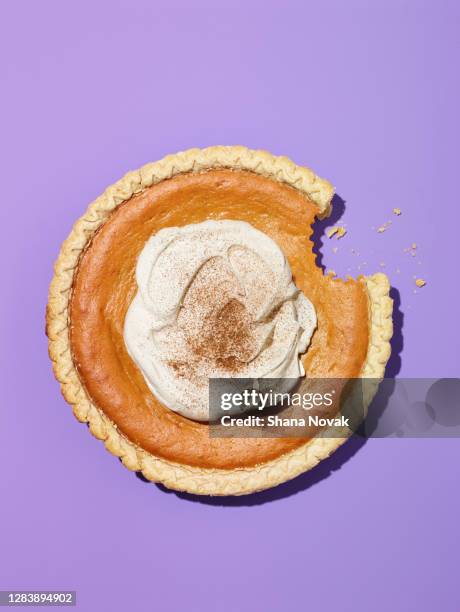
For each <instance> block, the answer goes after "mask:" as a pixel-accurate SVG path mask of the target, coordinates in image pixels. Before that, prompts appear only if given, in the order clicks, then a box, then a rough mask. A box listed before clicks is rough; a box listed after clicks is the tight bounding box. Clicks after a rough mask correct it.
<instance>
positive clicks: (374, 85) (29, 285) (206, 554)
mask: <svg viewBox="0 0 460 612" xmlns="http://www.w3.org/2000/svg"><path fill="white" fill-rule="evenodd" d="M0 10H1V14H0V30H1V31H0V45H1V57H2V64H3V65H2V68H1V78H2V81H3V86H2V96H1V105H2V111H1V114H0V122H1V125H0V128H1V130H0V133H1V141H2V147H1V148H2V160H1V168H2V170H3V171H4V172H2V175H3V176H2V188H1V207H0V214H1V217H2V218H1V221H2V223H1V231H2V238H1V241H0V245H1V250H2V252H1V258H0V265H1V279H2V287H3V291H2V299H1V317H0V324H1V338H2V342H1V348H0V351H1V377H2V409H1V423H0V465H1V470H2V471H1V488H2V500H1V506H0V519H1V520H0V532H1V533H0V535H1V539H0V550H1V556H0V564H1V567H0V588H3V589H76V590H77V591H78V602H79V603H78V606H79V608H80V609H81V610H109V609H110V610H123V611H124V610H130V609H132V610H162V611H169V610H174V611H177V610H184V609H191V610H208V609H209V610H225V611H227V610H229V611H230V610H239V611H245V610H253V609H256V610H264V611H275V610H286V611H288V610H297V609H312V610H350V611H353V612H356V611H361V610H362V611H367V610H371V609H372V610H389V609H391V610H398V611H399V610H401V611H407V610H415V609H417V610H418V611H420V610H433V609H440V610H443V611H451V610H452V611H453V610H458V609H459V608H460V601H459V595H458V564H459V562H460V552H459V547H458V516H459V509H460V508H459V496H458V490H457V489H458V464H459V460H460V447H459V441H458V440H456V439H453V440H398V439H393V440H388V439H383V440H382V439H380V440H369V441H368V442H367V443H365V444H360V443H358V442H353V441H352V442H351V443H350V444H349V445H348V446H347V447H345V448H342V449H341V450H340V451H339V452H338V453H337V454H336V456H335V457H334V458H333V459H332V460H330V461H328V462H325V463H323V464H322V465H321V466H319V467H318V468H317V469H316V470H314V471H313V472H311V473H310V474H307V475H305V476H303V477H301V478H299V479H297V480H296V481H294V483H291V484H288V485H284V486H282V487H280V488H278V489H276V490H273V491H271V492H269V493H265V494H262V495H258V496H251V497H249V498H243V499H239V500H233V501H232V500H216V501H212V500H211V501H206V500H202V499H196V498H192V497H191V496H178V495H176V494H174V493H170V492H166V491H164V490H162V489H161V488H159V487H157V486H155V485H153V484H150V485H149V484H145V483H143V482H142V481H141V480H140V479H139V478H136V476H135V475H134V474H132V473H130V472H128V471H127V470H126V469H124V468H123V467H122V466H121V465H120V464H119V462H118V461H117V460H116V459H115V458H113V457H112V456H111V455H109V454H108V453H107V452H106V451H105V450H104V447H103V445H102V444H101V443H99V442H97V441H96V440H95V439H94V438H92V436H90V435H89V433H88V431H87V430H86V427H84V426H83V425H80V424H79V423H78V422H77V421H76V420H75V419H74V417H73V416H72V414H71V410H70V408H69V407H68V406H67V405H66V404H65V402H64V400H63V399H62V398H61V396H60V393H59V390H58V385H57V383H56V382H55V381H54V379H53V376H52V374H51V368H50V363H49V360H48V358H47V343H46V339H45V335H44V309H45V303H46V298H47V290H48V283H49V281H50V279H51V276H52V264H53V261H54V260H55V258H56V256H57V253H58V250H59V246H60V243H61V241H62V240H63V239H64V238H65V237H66V236H67V234H68V232H69V230H70V228H71V226H72V223H73V222H74V221H75V220H76V219H77V218H78V217H79V216H80V215H81V214H82V213H83V212H84V210H85V209H86V206H87V204H88V203H89V202H90V201H91V200H92V199H93V198H95V197H96V196H97V195H99V194H100V193H101V192H102V190H103V189H104V188H105V187H106V186H107V185H108V184H110V183H112V182H113V181H115V180H116V179H118V178H119V177H120V176H121V175H122V174H123V173H124V172H125V171H127V170H129V169H133V168H137V167H139V166H140V165H142V164H144V163H146V162H148V161H153V160H156V159H159V158H161V157H162V156H163V155H165V154H167V153H171V152H175V151H177V150H181V149H184V148H188V147H191V146H207V145H211V144H245V145H247V146H249V147H253V148H258V147H261V148H264V149H268V150H270V151H272V152H273V153H276V154H285V155H288V156H290V157H292V159H293V160H295V161H296V162H298V163H300V164H305V165H309V166H311V167H312V168H313V169H314V170H315V171H316V172H318V173H319V174H320V175H323V176H326V177H327V178H329V179H330V180H331V181H332V182H333V183H334V184H335V185H336V187H337V192H338V194H339V195H340V197H341V198H342V199H343V200H344V201H345V211H344V213H343V216H342V219H341V222H344V223H346V224H347V228H348V234H347V235H346V236H345V237H344V238H343V239H342V240H340V241H337V242H336V241H334V240H328V239H327V238H326V239H324V243H325V244H323V246H322V247H321V250H322V252H323V261H324V264H325V265H326V266H327V267H330V268H333V269H334V270H336V271H337V272H338V273H339V274H342V275H343V274H346V273H352V274H356V273H358V266H362V271H369V272H372V271H375V270H377V269H379V267H380V263H385V270H386V271H387V273H388V274H389V276H390V279H391V281H392V284H393V285H394V286H395V287H396V288H397V290H398V291H399V295H400V302H401V304H400V306H399V307H398V312H397V323H398V329H399V328H400V327H401V323H402V332H401V330H400V329H399V331H398V333H397V335H396V340H395V343H394V349H395V356H394V357H393V359H392V362H391V366H390V368H391V372H390V373H392V374H397V373H399V375H403V376H430V377H431V376H433V377H438V376H457V375H458V373H459V372H458V351H459V333H458V280H457V277H458V269H457V267H456V263H457V262H458V246H457V243H458V222H459V213H458V202H457V197H458V193H457V185H456V177H457V173H458V142H459V140H458V136H459V134H458V82H457V79H456V78H455V73H456V71H457V69H458V60H459V47H458V19H459V17H460V9H459V4H458V2H455V1H452V2H448V1H445V0H444V1H441V0H432V1H430V2H423V1H415V0H414V1H411V2H408V1H404V0H393V1H389V0H385V1H384V0H380V1H374V2H368V1H362V2H359V1H357V0H354V1H349V2H344V1H343V0H337V1H335V2H332V1H330V0H327V1H324V0H323V1H321V2H319V1H318V2H306V1H303V2H300V1H299V2H295V1H286V2H281V1H280V2H269V1H267V0H265V1H263V2H262V1H255V0H252V1H243V0H240V1H237V2H235V1H233V2H212V1H209V2H203V1H194V2H186V1H185V0H184V1H183V2H177V1H175V2H172V1H171V0H168V1H163V2H153V1H150V2H148V1H136V2H134V1H126V2H120V1H111V2H109V1H106V2H100V1H99V2H98V1H94V0H92V1H89V0H85V1H82V0H80V1H79V2H72V3H71V2H62V1H59V0H56V1H49V0H42V1H41V2H34V1H29V2H23V1H18V0H17V1H13V0H10V1H3V2H2V3H1V9H0ZM393 206H398V207H400V208H401V209H402V211H403V214H402V216H401V217H395V216H394V215H392V212H391V211H392V208H393ZM341 208H342V206H341V204H340V201H339V200H336V209H338V210H340V209H341ZM389 219H392V220H393V224H392V226H391V227H390V229H389V230H388V231H387V232H386V233H384V234H377V233H376V231H375V229H372V227H374V228H376V227H378V226H379V225H380V224H382V223H384V222H385V221H387V220H389ZM456 224H457V225H456ZM412 242H416V243H417V245H418V249H417V255H416V257H411V255H410V254H408V253H404V252H403V250H404V248H406V247H407V246H409V245H410V244H411V243H412ZM335 246H337V247H338V249H339V251H338V252H337V253H333V251H332V247H335ZM351 249H355V250H357V251H359V255H358V254H355V253H352V252H351ZM397 269H399V270H400V272H399V273H398V272H397ZM413 275H417V276H421V277H423V278H425V279H426V280H427V282H428V284H427V286H426V287H425V288H424V289H422V290H419V291H417V293H414V292H413V291H414V288H415V285H414V280H413ZM395 295H396V297H397V294H396V293H395ZM402 345H403V346H402Z"/></svg>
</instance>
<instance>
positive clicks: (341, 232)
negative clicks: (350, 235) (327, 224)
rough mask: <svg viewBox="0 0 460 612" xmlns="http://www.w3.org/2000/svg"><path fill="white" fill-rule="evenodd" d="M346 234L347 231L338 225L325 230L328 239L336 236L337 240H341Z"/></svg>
mask: <svg viewBox="0 0 460 612" xmlns="http://www.w3.org/2000/svg"><path fill="white" fill-rule="evenodd" d="M346 233H347V230H346V229H345V228H344V227H342V226H340V225H335V226H334V227H331V228H330V229H328V230H327V232H326V235H327V237H328V238H332V237H333V236H336V238H337V240H338V239H339V238H342V236H345V234H346Z"/></svg>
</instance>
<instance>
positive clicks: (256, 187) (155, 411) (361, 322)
mask: <svg viewBox="0 0 460 612" xmlns="http://www.w3.org/2000/svg"><path fill="white" fill-rule="evenodd" d="M316 213H317V207H316V205H315V204H314V203H312V202H311V201H310V200H308V198H307V197H306V196H305V195H304V194H302V193H300V192H299V191H297V190H296V189H294V188H292V187H289V186H287V185H284V184H282V183H278V182H275V181H273V180H271V179H268V178H265V177H263V176H260V175H257V174H254V173H251V172H246V171H234V170H224V169H222V170H209V171H207V172H202V173H186V174H181V175H178V176H176V177H174V178H171V179H169V180H165V181H162V182H160V183H158V184H157V185H154V186H152V187H149V188H147V189H145V190H144V191H143V192H142V193H140V194H138V195H135V196H133V197H132V198H130V199H129V200H127V201H126V202H124V203H122V204H120V205H119V206H118V208H116V209H115V210H114V212H113V213H112V214H111V215H110V217H109V218H108V219H107V221H106V222H105V223H104V224H103V225H102V227H101V228H100V229H99V230H98V231H97V232H96V233H95V235H94V236H93V238H92V240H91V242H90V243H89V245H88V247H87V248H86V250H85V251H84V253H83V254H82V256H81V259H80V261H79V265H78V268H77V271H76V274H75V276H74V283H73V290H72V295H71V302H70V343H71V349H72V355H73V360H74V363H75V366H76V368H77V370H78V373H79V376H80V379H81V381H82V383H83V385H84V387H85V390H86V392H87V394H88V396H89V397H90V399H91V400H92V402H93V403H94V404H95V405H96V406H97V407H98V408H99V409H100V410H102V411H103V412H104V413H105V414H106V416H107V417H108V418H110V419H111V421H112V422H113V423H114V424H115V425H116V426H117V428H118V429H119V431H120V432H122V433H123V434H124V435H125V436H126V437H127V438H128V439H129V440H130V441H131V442H134V443H135V444H137V445H138V446H140V447H141V448H143V449H144V450H146V451H147V452H149V453H152V454H153V455H155V456H157V457H161V458H163V459H166V460H170V461H173V462H177V463H182V464H186V465H191V466H199V467H204V468H221V469H234V468H239V467H251V466H254V465H257V464H261V463H265V462H267V461H270V460H273V459H276V458H278V457H280V456H281V455H283V454H285V453H287V452H289V451H291V450H294V449H295V448H297V447H299V446H301V445H303V444H305V442H306V440H305V439H301V438H282V439H278V438H267V439H263V438H211V437H210V436H209V428H208V425H207V424H206V423H203V422H198V421H194V420H190V419H188V418H185V417H184V416H181V415H180V414H178V413H176V412H173V411H172V410H170V409H169V408H168V407H166V406H165V405H163V404H162V403H161V402H160V401H159V400H158V399H157V397H156V396H155V395H154V394H153V393H152V391H151V390H150V389H149V387H148V385H147V383H146V381H145V379H144V376H143V374H142V372H141V370H140V369H139V368H138V366H137V365H136V363H135V362H134V361H133V359H132V358H131V357H130V355H129V354H128V351H127V348H126V344H125V338H124V325H125V319H126V314H127V312H128V309H129V307H130V305H131V304H132V302H133V299H134V297H135V295H136V293H137V291H138V285H137V283H136V277H135V270H136V264H137V261H138V258H139V255H140V254H141V252H142V250H143V248H144V245H145V244H146V242H147V240H148V239H149V238H150V237H151V236H153V235H155V234H156V233H157V232H158V231H160V230H161V229H163V228H168V227H183V226H187V225H190V224H196V223H202V222H204V221H207V220H215V221H223V220H232V221H244V222H247V223H249V224H251V226H252V227H254V228H256V229H257V230H260V231H262V232H264V234H266V235H267V236H269V237H270V238H271V239H272V240H274V241H275V243H276V244H277V245H278V246H279V247H280V248H281V249H282V251H283V253H284V255H285V257H286V259H287V261H288V263H289V266H290V268H291V271H292V276H293V280H294V282H295V285H296V287H297V288H298V289H299V290H300V291H301V292H302V293H303V294H304V295H305V296H307V297H308V300H310V301H311V303H312V304H313V306H314V309H315V311H316V318H317V327H316V330H315V332H314V334H313V337H312V339H311V342H310V345H309V348H308V350H307V352H306V353H305V354H304V355H303V357H302V364H303V367H304V369H305V371H306V373H307V375H308V376H310V377H315V378H321V377H328V378H353V377H357V376H359V375H360V374H361V371H362V368H363V365H364V363H365V360H366V356H367V350H368V343H369V314H368V310H369V300H368V295H367V290H366V286H365V284H364V282H362V281H361V280H360V279H358V280H357V281H354V280H351V279H350V280H347V281H342V280H340V279H339V280H332V279H331V278H330V277H325V276H324V275H323V273H322V270H321V269H320V268H318V267H317V265H316V263H315V254H314V253H313V251H312V247H313V244H312V242H311V240H310V236H311V233H312V223H313V221H314V218H315V214H316ZM235 308H236V306H235V304H232V309H233V311H235ZM233 311H232V312H228V313H227V315H228V317H230V319H229V320H231V317H233V316H237V315H238V316H240V315H239V313H238V312H233ZM234 340H237V338H235V339H234ZM209 341H210V342H211V341H212V339H211V338H210V339H209ZM232 341H233V340H232ZM180 368H182V369H184V368H185V371H186V372H187V370H189V369H191V368H192V363H189V364H187V363H182V362H181V363H180Z"/></svg>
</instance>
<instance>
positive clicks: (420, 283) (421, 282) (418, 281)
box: [415, 278, 426, 287]
mask: <svg viewBox="0 0 460 612" xmlns="http://www.w3.org/2000/svg"><path fill="white" fill-rule="evenodd" d="M415 284H416V285H417V287H424V286H425V285H426V281H424V280H423V278H417V279H416V280H415Z"/></svg>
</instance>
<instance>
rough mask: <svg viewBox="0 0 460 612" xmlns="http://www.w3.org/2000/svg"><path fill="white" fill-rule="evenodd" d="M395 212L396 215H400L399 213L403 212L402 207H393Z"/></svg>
mask: <svg viewBox="0 0 460 612" xmlns="http://www.w3.org/2000/svg"><path fill="white" fill-rule="evenodd" d="M393 212H394V214H395V215H397V216H398V217H399V215H400V214H401V209H400V208H393Z"/></svg>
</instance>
